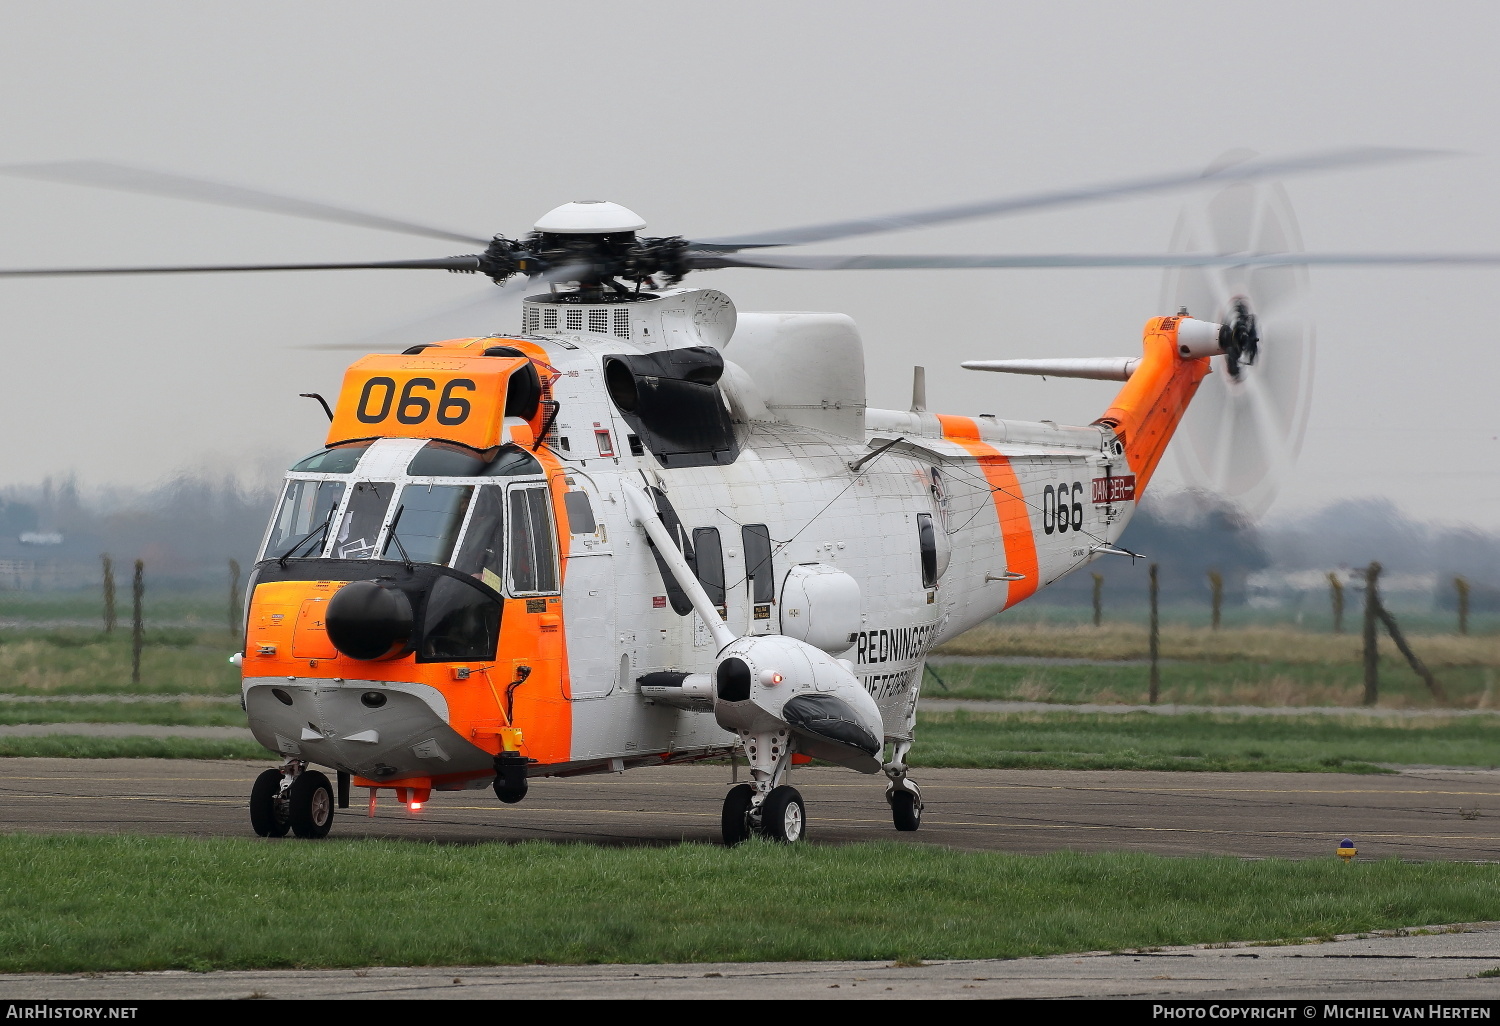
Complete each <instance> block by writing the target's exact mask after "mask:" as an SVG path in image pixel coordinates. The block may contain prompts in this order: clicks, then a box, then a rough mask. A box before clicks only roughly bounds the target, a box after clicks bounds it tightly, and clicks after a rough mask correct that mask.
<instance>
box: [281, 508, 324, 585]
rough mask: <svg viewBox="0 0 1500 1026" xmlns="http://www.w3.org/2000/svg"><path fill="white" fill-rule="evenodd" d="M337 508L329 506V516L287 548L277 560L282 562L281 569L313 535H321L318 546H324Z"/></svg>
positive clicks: (284, 567)
mask: <svg viewBox="0 0 1500 1026" xmlns="http://www.w3.org/2000/svg"><path fill="white" fill-rule="evenodd" d="M335 508H336V507H334V506H330V507H329V508H328V516H327V517H325V518H324V519H323V522H322V523H321V524H319V525H318V526H317V527H314V528H313V529H312V530H311V531H309V532H307V533H306V534H304V535H303V536H302V537H301V538H298V539H297V540H296V541H295V542H294V543H293V544H292V547H291V548H289V549H287V550H286V551H285V552H283V553H282V554H281V558H280V559H278V560H277V561H276V562H278V563H280V564H281V569H283V570H285V569H286V561H287V560H289V559H292V558H294V557H295V556H296V555H297V550H298V549H300V548H302V545H303V543H304V542H306V541H308V540H309V539H310V538H312V536H313V535H315V534H316V535H319V538H318V548H322V545H323V542H325V541H327V540H328V525H329V524H331V523H333V511H334V509H335Z"/></svg>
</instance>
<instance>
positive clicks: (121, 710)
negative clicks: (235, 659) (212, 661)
mask: <svg viewBox="0 0 1500 1026" xmlns="http://www.w3.org/2000/svg"><path fill="white" fill-rule="evenodd" d="M19 723H149V724H158V725H161V726H174V727H175V726H194V727H245V726H248V725H249V721H248V720H247V719H246V718H245V714H244V712H243V711H241V709H240V708H239V706H237V705H226V704H224V703H222V702H214V703H212V704H210V703H206V702H194V701H191V700H188V701H185V702H0V724H6V725H8V724H19Z"/></svg>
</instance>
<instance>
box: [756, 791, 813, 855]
mask: <svg viewBox="0 0 1500 1026" xmlns="http://www.w3.org/2000/svg"><path fill="white" fill-rule="evenodd" d="M760 832H761V836H762V837H765V838H766V839H767V840H771V841H782V842H784V843H786V844H793V843H795V842H797V841H800V840H802V838H803V837H805V836H806V835H807V806H806V805H805V804H803V802H802V796H801V795H800V794H798V793H797V789H796V788H795V787H789V786H787V785H786V784H782V785H781V786H780V787H777V788H774V789H773V790H772V791H771V793H770V794H768V795H766V800H765V802H764V803H763V804H762V805H761V807H760Z"/></svg>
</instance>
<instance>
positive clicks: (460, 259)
mask: <svg viewBox="0 0 1500 1026" xmlns="http://www.w3.org/2000/svg"><path fill="white" fill-rule="evenodd" d="M368 268H384V269H392V270H395V269H412V270H424V271H476V270H478V269H479V258H478V257H477V256H451V257H435V258H432V259H428V260H375V261H365V262H362V263H349V264H184V265H179V266H166V267H41V268H23V269H19V270H9V271H7V270H0V278H79V277H88V276H92V275H103V274H214V273H219V272H226V271H231V272H232V271H353V270H364V269H368Z"/></svg>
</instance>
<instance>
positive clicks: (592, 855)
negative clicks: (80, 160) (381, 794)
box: [0, 835, 1500, 972]
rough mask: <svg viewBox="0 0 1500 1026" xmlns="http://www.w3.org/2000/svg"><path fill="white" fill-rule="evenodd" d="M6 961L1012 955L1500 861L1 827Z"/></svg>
mask: <svg viewBox="0 0 1500 1026" xmlns="http://www.w3.org/2000/svg"><path fill="white" fill-rule="evenodd" d="M0 864H4V865H5V866H6V873H5V874H4V877H3V878H0V971H5V972H73V971H80V970H151V969H174V968H175V969H192V970H208V969H251V968H277V967H298V968H321V967H340V966H367V965H485V964H507V963H509V964H515V963H599V962H676V961H756V960H768V961H788V960H804V959H871V960H880V961H886V962H889V961H893V960H905V961H908V962H914V961H916V960H931V959H943V958H1014V957H1019V956H1025V955H1044V954H1053V953H1060V952H1070V951H1088V950H1101V949H1103V950H1111V949H1113V950H1123V949H1131V948H1142V947H1159V946H1165V945H1176V944H1194V943H1225V942H1231V941H1255V940H1260V941H1267V940H1278V939H1290V938H1303V937H1308V936H1326V935H1333V934H1339V933H1356V932H1365V931H1369V930H1377V929H1388V928H1395V927H1402V926H1417V925H1424V924H1429V923H1452V922H1470V921H1476V920H1486V919H1496V918H1500V865H1487V864H1459V863H1442V862H1428V863H1418V864H1407V863H1402V862H1398V861H1395V860H1390V861H1384V862H1371V863H1353V864H1349V865H1345V864H1342V863H1339V862H1337V861H1335V860H1332V859H1329V860H1320V861H1305V862H1286V861H1280V860H1264V861H1255V862H1248V861H1240V860H1236V859H1229V858H1181V859H1168V858H1161V857H1157V856H1149V855H1141V854H1098V855H1081V854H1074V853H1061V854H1054V855H1044V856H1017V855H1001V854H995V853H983V852H957V851H946V850H943V849H937V848H928V847H919V846H907V845H897V844H889V843H887V844H874V845H848V846H836V847H832V846H831V847H822V846H814V845H798V846H795V847H790V848H789V847H785V846H779V845H774V844H768V843H750V844H745V845H742V846H740V847H738V848H735V849H724V848H720V847H717V846H710V845H682V846H678V847H669V848H656V847H635V848H610V847H598V846H586V845H558V844H548V843H542V842H534V841H533V842H526V843H522V844H516V845H503V844H483V845H461V846H460V845H448V846H444V845H424V844H411V843H402V842H391V841H324V842H318V843H308V842H297V841H255V840H240V839H194V838H157V837H134V836H118V837H100V836H76V835H75V836H66V835H65V836H50V837H49V836H32V835H3V836H0Z"/></svg>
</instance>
